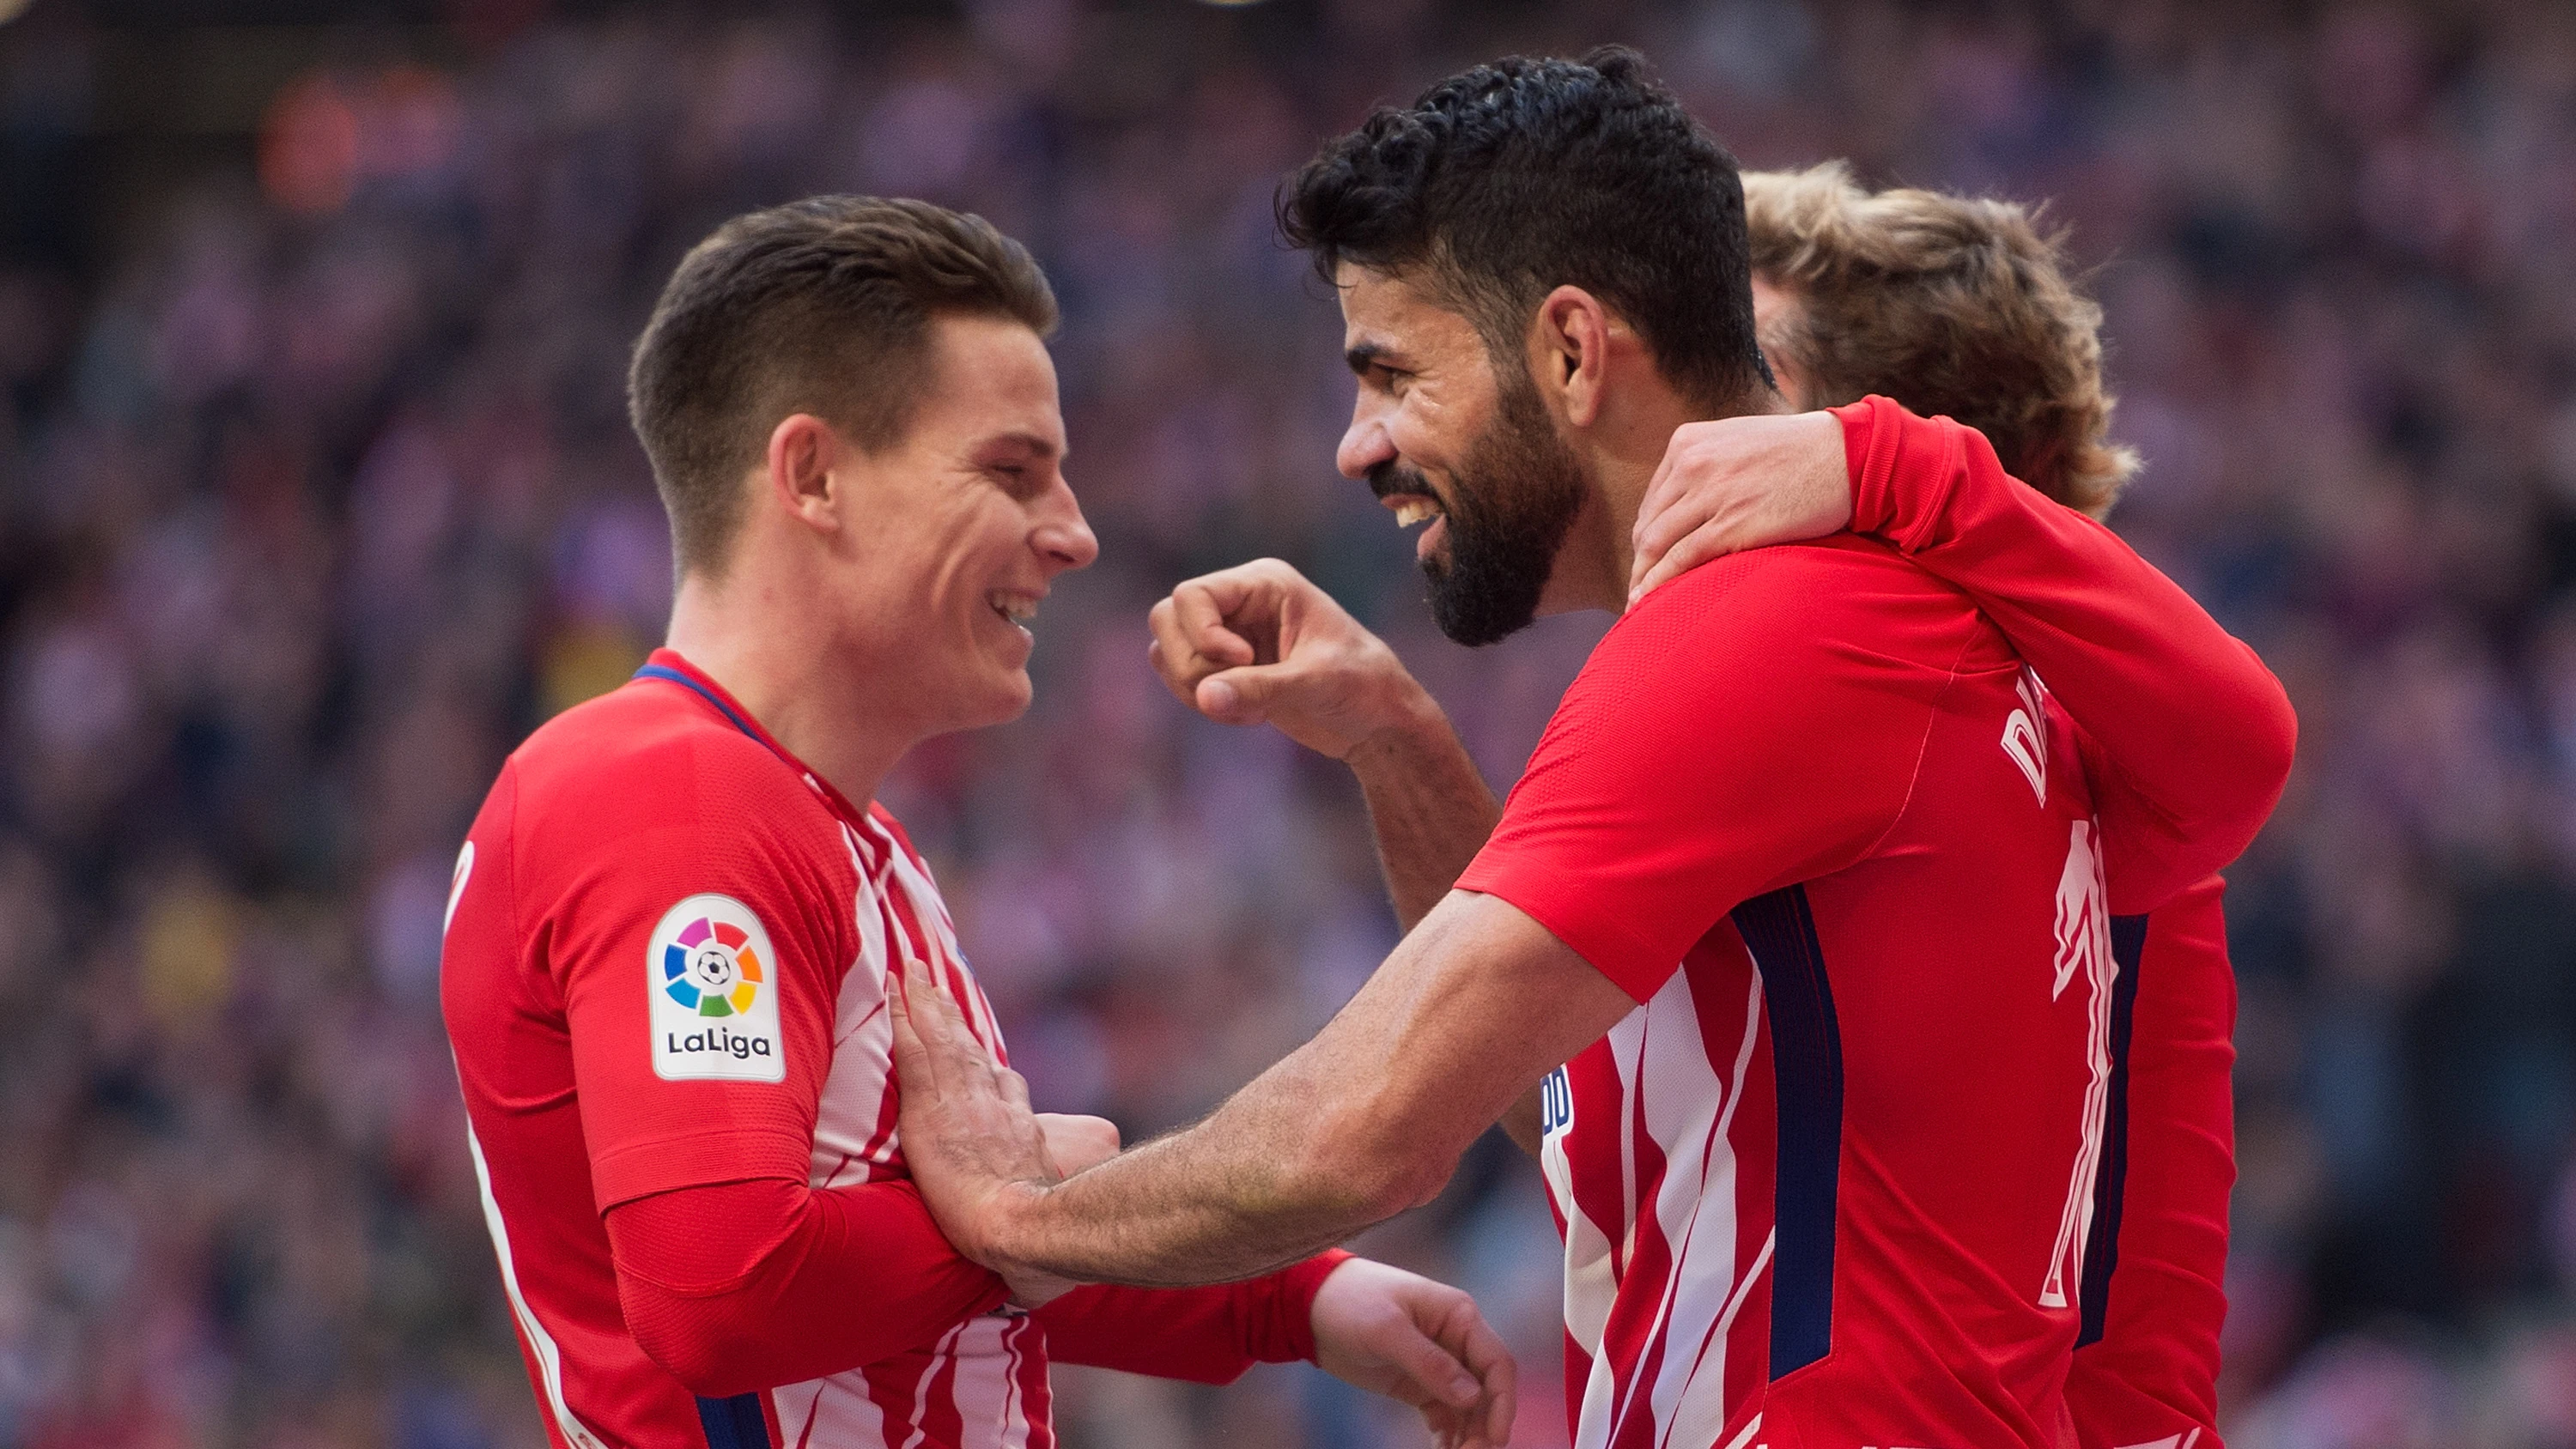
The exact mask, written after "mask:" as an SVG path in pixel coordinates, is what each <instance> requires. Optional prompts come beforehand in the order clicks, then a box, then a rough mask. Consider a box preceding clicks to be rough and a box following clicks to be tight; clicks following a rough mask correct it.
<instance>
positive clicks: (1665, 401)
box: [1548, 387, 1791, 614]
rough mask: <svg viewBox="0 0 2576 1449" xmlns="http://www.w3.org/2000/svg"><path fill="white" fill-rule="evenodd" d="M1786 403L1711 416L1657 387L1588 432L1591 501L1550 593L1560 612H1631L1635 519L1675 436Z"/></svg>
mask: <svg viewBox="0 0 2576 1449" xmlns="http://www.w3.org/2000/svg"><path fill="white" fill-rule="evenodd" d="M1790 410H1791V409H1790V407H1789V405H1788V403H1787V402H1785V401H1783V400H1782V398H1781V397H1780V395H1779V394H1778V393H1776V392H1772V391H1771V390H1769V389H1767V388H1765V389H1761V390H1759V391H1757V392H1755V393H1754V394H1752V395H1751V396H1749V397H1746V398H1743V399H1740V400H1738V401H1737V402H1734V403H1731V404H1729V405H1727V406H1725V407H1722V408H1718V409H1715V410H1711V409H1708V408H1706V407H1699V406H1694V405H1693V404H1691V403H1689V402H1687V401H1685V400H1684V399H1682V398H1681V397H1680V396H1679V395H1678V394H1676V393H1672V392H1670V391H1667V390H1665V389H1663V388H1661V387H1657V388H1654V389H1651V390H1650V391H1649V392H1648V394H1647V395H1645V396H1641V397H1635V398H1632V399H1629V400H1627V405H1626V406H1625V407H1622V408H1619V409H1618V410H1616V411H1615V412H1614V413H1611V414H1609V415H1607V416H1604V417H1603V418H1602V419H1601V420H1600V422H1598V423H1597V424H1595V425H1594V426H1593V427H1592V428H1590V429H1588V430H1586V432H1587V441H1588V442H1589V443H1590V445H1591V448H1590V457H1589V459H1588V462H1589V471H1590V473H1591V475H1592V497H1591V499H1590V501H1588V502H1587V503H1586V504H1585V505H1584V508H1583V512H1582V513H1580V514H1578V515H1577V516H1576V518H1575V521H1574V527H1573V529H1572V531H1571V533H1570V534H1569V535H1568V536H1567V538H1566V542H1565V548H1564V549H1563V551H1561V552H1560V553H1558V555H1557V559H1556V570H1555V573H1554V574H1553V575H1552V576H1551V577H1550V579H1549V581H1548V593H1549V594H1550V595H1551V596H1553V597H1554V598H1555V599H1557V600H1559V601H1561V602H1560V605H1559V606H1560V607H1561V608H1563V609H1567V610H1573V609H1607V610H1608V611H1610V612H1611V613H1613V614H1616V613H1619V612H1621V611H1623V610H1625V609H1626V608H1627V607H1628V571H1629V569H1630V568H1631V566H1632V565H1633V564H1634V562H1635V559H1636V552H1637V551H1636V534H1637V514H1638V511H1639V510H1640V509H1641V508H1642V507H1643V506H1644V504H1645V501H1646V485H1647V484H1649V483H1651V482H1653V481H1654V478H1655V470H1656V469H1658V468H1660V467H1662V466H1663V462H1664V454H1665V453H1666V452H1667V451H1669V450H1670V449H1671V447H1672V442H1673V433H1674V430H1676V429H1678V428H1680V427H1681V426H1683V425H1684V424H1686V423H1700V422H1707V421H1710V420H1711V419H1714V418H1727V417H1747V416H1751V415H1754V414H1759V413H1785V412H1788V411H1790Z"/></svg>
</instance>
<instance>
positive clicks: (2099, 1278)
mask: <svg viewBox="0 0 2576 1449" xmlns="http://www.w3.org/2000/svg"><path fill="white" fill-rule="evenodd" d="M2146 954H2147V918H2146V917H2144V916H2113V917H2112V918H2111V961H2112V964H2113V965H2114V966H2116V967H2117V968H2118V970H2117V971H2116V973H2115V974H2114V975H2113V976H2112V978H2111V1099H2110V1101H2109V1102H2108V1103H2107V1104H2106V1105H2105V1107H2104V1115H2103V1122H2102V1165H2101V1168H2100V1170H2099V1171H2097V1172H2096V1173H2095V1174H2094V1175H2093V1231H2092V1233H2091V1234H2090V1235H2089V1236H2087V1237H2086V1238H2085V1240H2084V1286H2083V1287H2082V1288H2080V1289H2078V1290H2077V1297H2076V1300H2075V1302H2076V1306H2077V1308H2078V1310H2079V1311H2080V1312H2081V1314H2082V1318H2081V1326H2080V1327H2078V1328H2077V1330H2076V1333H2075V1346H2076V1347H2077V1348H2082V1347H2083V1346H2084V1345H2086V1344H2088V1343H2098V1342H2100V1341H2101V1338H2102V1327H2103V1324H2104V1322H2105V1320H2106V1319H2107V1317H2108V1316H2109V1313H2110V1306H2111V1274H2112V1273H2113V1272H2114V1271H2116V1270H2117V1269H2118V1268H2119V1266H2120V1201H2121V1194H2122V1193H2123V1192H2124V1191H2125V1189H2126V1188H2127V1186H2128V1181H2129V1037H2130V1033H2131V1029H2132V1024H2133V1022H2134V1020H2135V1018H2136V1016H2137V1009H2138V963H2139V962H2140V961H2142V960H2143V959H2145V957H2146Z"/></svg>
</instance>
